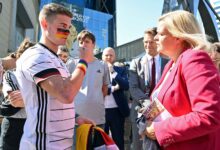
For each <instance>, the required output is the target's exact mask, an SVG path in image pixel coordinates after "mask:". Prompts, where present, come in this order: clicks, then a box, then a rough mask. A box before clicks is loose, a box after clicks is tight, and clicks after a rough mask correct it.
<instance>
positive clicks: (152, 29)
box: [144, 27, 157, 36]
mask: <svg viewBox="0 0 220 150" xmlns="http://www.w3.org/2000/svg"><path fill="white" fill-rule="evenodd" d="M144 34H150V35H152V36H156V35H157V28H156V27H153V28H149V29H147V30H145V31H144Z"/></svg>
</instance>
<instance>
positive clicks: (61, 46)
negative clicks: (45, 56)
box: [58, 45, 69, 53]
mask: <svg viewBox="0 0 220 150" xmlns="http://www.w3.org/2000/svg"><path fill="white" fill-rule="evenodd" d="M58 50H61V51H62V52H65V53H69V50H68V48H67V47H66V46H65V45H60V46H58Z"/></svg>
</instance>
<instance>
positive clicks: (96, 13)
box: [40, 0, 116, 57]
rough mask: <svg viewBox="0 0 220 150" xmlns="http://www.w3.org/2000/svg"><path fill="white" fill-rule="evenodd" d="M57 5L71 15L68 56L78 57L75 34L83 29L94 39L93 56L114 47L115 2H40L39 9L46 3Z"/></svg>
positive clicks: (104, 0)
mask: <svg viewBox="0 0 220 150" xmlns="http://www.w3.org/2000/svg"><path fill="white" fill-rule="evenodd" d="M51 2H53V3H58V4H61V5H63V6H65V7H66V8H68V9H69V10H70V11H71V12H72V13H73V18H72V25H73V27H72V28H71V33H70V34H71V37H72V38H71V39H70V41H68V43H67V47H68V49H69V50H70V54H71V55H72V56H73V57H77V55H78V43H77V40H76V37H77V34H78V33H79V32H80V31H82V30H83V29H87V30H89V31H90V32H92V33H93V34H94V35H95V37H96V47H95V51H94V53H95V54H98V53H100V52H101V51H102V50H103V49H104V48H105V47H108V46H112V47H114V46H115V45H116V43H115V42H116V36H115V35H116V26H115V25H116V23H115V7H116V6H115V0H99V1H96V0H78V1H76V0H41V4H40V7H43V5H45V4H47V3H51Z"/></svg>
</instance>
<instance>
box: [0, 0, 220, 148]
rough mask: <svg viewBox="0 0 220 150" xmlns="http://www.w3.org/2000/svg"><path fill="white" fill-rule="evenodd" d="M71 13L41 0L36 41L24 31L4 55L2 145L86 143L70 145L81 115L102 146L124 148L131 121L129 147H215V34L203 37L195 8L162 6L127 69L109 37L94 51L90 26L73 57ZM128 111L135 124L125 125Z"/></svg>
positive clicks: (0, 66)
mask: <svg viewBox="0 0 220 150" xmlns="http://www.w3.org/2000/svg"><path fill="white" fill-rule="evenodd" d="M72 17H73V14H72V13H71V12H70V11H69V10H68V9H66V8H65V7H63V6H61V5H58V4H54V3H50V4H47V5H44V7H43V8H42V10H41V11H40V13H39V23H40V27H41V31H42V34H41V38H40V40H39V42H37V43H33V42H31V41H30V40H28V39H25V40H24V41H23V42H22V43H21V45H20V47H19V48H18V50H17V51H16V53H13V54H11V55H9V56H7V57H5V58H2V59H0V81H1V82H2V83H3V87H2V91H3V95H4V99H3V100H2V102H1V107H0V110H1V111H0V113H1V115H2V116H3V121H2V124H1V137H0V148H1V149H3V150H16V149H20V150H36V149H43V150H56V149H57V150H60V149H65V150H67V149H69V150H75V149H76V150H83V149H81V148H80V146H79V145H78V146H77V147H76V142H77V141H79V140H80V139H77V138H79V136H76V133H77V130H78V129H79V128H80V126H81V125H82V124H92V126H97V127H99V129H101V130H103V131H105V133H107V134H108V135H109V137H111V138H112V139H113V141H114V142H115V144H116V145H117V147H115V146H114V147H113V146H112V147H111V146H107V145H106V147H107V148H103V147H102V148H103V149H109V150H117V149H118V150H125V142H124V135H125V132H130V131H131V145H132V146H131V149H134V150H160V149H165V150H177V149H178V150H186V149H187V150H194V149H204V150H218V149H220V143H219V142H218V137H219V136H220V115H219V112H220V74H219V73H220V44H219V43H213V44H211V43H210V42H209V41H207V39H206V37H205V36H204V34H203V32H202V28H201V27H200V26H199V24H198V22H197V20H196V18H195V17H194V16H193V14H191V13H189V12H187V11H183V10H178V11H173V12H169V13H167V14H164V15H162V16H161V17H160V18H159V20H158V26H157V27H153V28H149V29H147V30H146V31H145V32H144V38H143V45H144V49H145V55H144V56H141V57H139V58H136V59H133V60H132V62H131V64H130V67H129V69H128V68H126V66H124V65H118V64H119V63H116V59H117V58H116V57H117V56H116V54H115V50H114V49H113V48H112V47H106V48H105V49H104V50H103V52H102V60H99V59H97V58H96V57H95V56H94V53H93V51H94V48H95V44H96V43H95V42H96V38H95V36H94V34H93V33H91V32H90V31H88V30H82V31H81V32H80V33H79V34H78V35H77V41H78V43H79V58H71V57H70V54H69V50H68V48H67V46H65V45H66V42H67V38H68V35H69V34H70V31H69V28H70V27H71V26H72V25H71V18H72ZM3 74H4V75H3ZM2 80H3V81H2ZM126 92H128V93H129V96H127V94H126ZM128 99H131V100H132V104H131V107H129V105H128ZM155 104H156V105H155ZM155 107H156V110H157V111H159V113H158V114H155V111H153V109H154V108H155ZM150 113H151V114H150ZM152 113H154V114H152ZM152 115H155V116H153V118H152ZM149 116H151V117H149ZM128 117H130V119H131V124H132V125H131V126H132V127H131V128H128V129H126V130H124V129H125V127H124V126H126V124H125V119H126V118H128ZM91 137H93V136H91ZM93 138H96V137H93ZM84 139H85V136H84ZM84 139H83V140H84ZM87 139H88V140H89V139H90V138H88V137H87ZM81 140H82V139H81ZM90 140H91V139H90ZM91 141H93V140H91ZM91 141H90V142H91ZM95 141H96V142H98V143H100V142H103V139H96V140H95ZM96 146H97V145H96ZM82 147H86V146H82ZM100 149H101V147H100Z"/></svg>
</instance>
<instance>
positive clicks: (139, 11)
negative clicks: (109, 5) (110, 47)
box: [116, 0, 164, 46]
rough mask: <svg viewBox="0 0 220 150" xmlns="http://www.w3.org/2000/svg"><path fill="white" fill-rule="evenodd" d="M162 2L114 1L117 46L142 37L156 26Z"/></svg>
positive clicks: (141, 0)
mask: <svg viewBox="0 0 220 150" xmlns="http://www.w3.org/2000/svg"><path fill="white" fill-rule="evenodd" d="M163 1H164V0H154V1H152V0H116V7H117V8H116V11H117V12H116V16H117V18H116V22H117V46H120V45H122V44H125V43H128V42H131V41H133V40H136V39H138V38H141V37H143V33H144V30H145V29H147V28H149V27H153V26H156V25H157V20H158V18H159V16H161V13H162V6H163Z"/></svg>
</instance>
